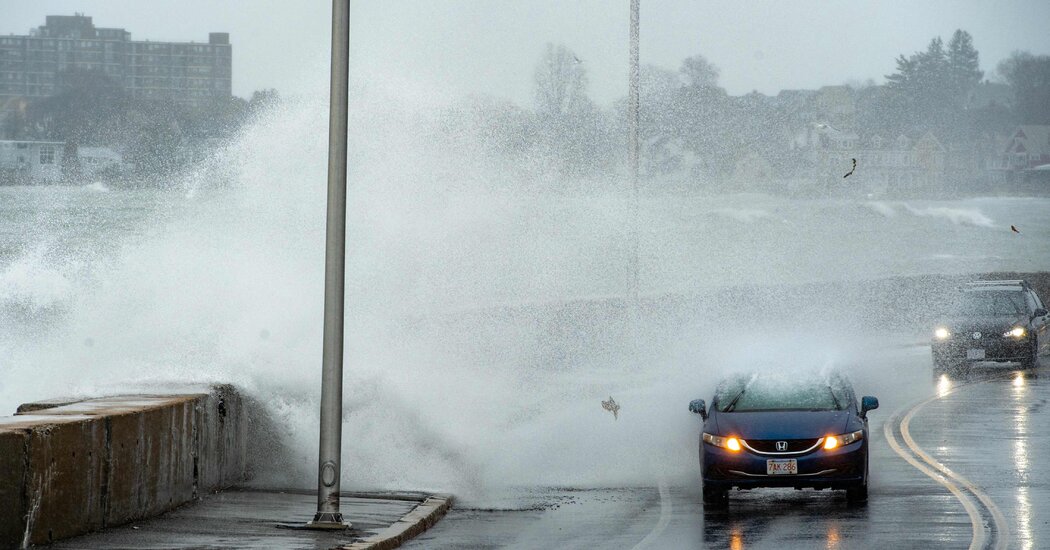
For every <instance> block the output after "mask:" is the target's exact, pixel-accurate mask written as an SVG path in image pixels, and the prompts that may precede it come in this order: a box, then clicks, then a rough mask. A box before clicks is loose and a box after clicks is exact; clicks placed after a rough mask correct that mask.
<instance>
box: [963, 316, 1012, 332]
mask: <svg viewBox="0 0 1050 550" xmlns="http://www.w3.org/2000/svg"><path fill="white" fill-rule="evenodd" d="M1027 322H1028V319H1026V318H1025V317H1024V316H1023V315H1005V316H997V317H957V318H954V319H949V320H948V322H946V323H945V324H944V325H945V326H946V327H948V330H950V331H952V332H988V333H991V332H995V331H1006V330H1009V329H1010V327H1014V326H1018V325H1020V326H1024V325H1026V324H1027Z"/></svg>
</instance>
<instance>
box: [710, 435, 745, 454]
mask: <svg viewBox="0 0 1050 550" xmlns="http://www.w3.org/2000/svg"><path fill="white" fill-rule="evenodd" d="M704 443H710V444H711V445H714V446H715V447H721V448H723V449H729V450H730V451H733V452H737V451H739V450H740V447H741V446H740V440H739V439H737V438H735V437H722V436H720V435H711V434H709V433H707V432H704Z"/></svg>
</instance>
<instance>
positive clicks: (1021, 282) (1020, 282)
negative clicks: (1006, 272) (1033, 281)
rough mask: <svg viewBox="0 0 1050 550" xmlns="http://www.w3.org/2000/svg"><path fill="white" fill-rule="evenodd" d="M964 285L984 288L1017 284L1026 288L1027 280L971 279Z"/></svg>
mask: <svg viewBox="0 0 1050 550" xmlns="http://www.w3.org/2000/svg"><path fill="white" fill-rule="evenodd" d="M966 286H968V287H971V288H985V287H995V286H1019V287H1021V288H1028V287H1029V285H1028V281H1025V280H1024V279H998V280H991V281H971V282H969V283H966Z"/></svg>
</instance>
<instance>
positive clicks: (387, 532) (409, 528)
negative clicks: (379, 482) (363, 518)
mask: <svg viewBox="0 0 1050 550" xmlns="http://www.w3.org/2000/svg"><path fill="white" fill-rule="evenodd" d="M451 507H452V495H432V496H429V497H427V499H426V500H424V501H423V502H422V503H420V504H419V506H416V507H415V508H413V509H412V511H411V512H409V513H407V514H405V515H404V516H403V517H402V518H401V519H399V520H398V521H397V523H394V524H393V525H391V526H390V527H387V528H386V529H384V530H382V531H380V532H379V533H377V534H375V535H372V536H371V537H368V538H367V539H364V540H361V541H358V542H355V543H352V544H349V545H347V546H340V547H339V550H390V549H392V548H397V547H399V546H401V545H402V544H404V543H406V542H408V541H409V540H411V539H412V538H414V537H415V536H416V535H419V534H420V533H422V532H424V531H426V530H427V529H430V528H431V527H433V526H434V524H436V523H437V522H438V520H440V519H441V518H442V517H444V515H445V513H446V512H448V510H449V508H451Z"/></svg>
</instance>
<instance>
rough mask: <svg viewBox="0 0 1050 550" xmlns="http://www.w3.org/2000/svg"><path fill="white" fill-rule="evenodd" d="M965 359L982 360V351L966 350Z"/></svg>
mask: <svg viewBox="0 0 1050 550" xmlns="http://www.w3.org/2000/svg"><path fill="white" fill-rule="evenodd" d="M966 358H967V359H984V350H983V349H968V350H966Z"/></svg>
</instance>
